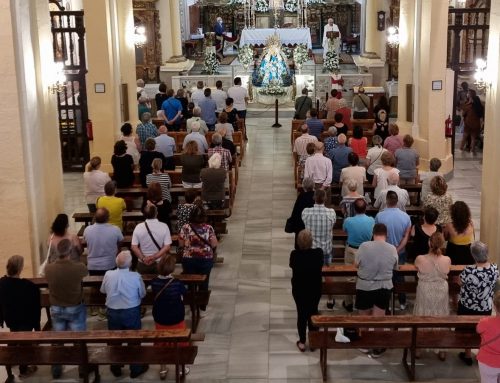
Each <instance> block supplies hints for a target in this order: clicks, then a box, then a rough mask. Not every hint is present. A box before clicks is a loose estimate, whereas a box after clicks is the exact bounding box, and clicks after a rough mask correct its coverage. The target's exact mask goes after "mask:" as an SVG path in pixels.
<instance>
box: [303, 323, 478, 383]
mask: <svg viewBox="0 0 500 383" xmlns="http://www.w3.org/2000/svg"><path fill="white" fill-rule="evenodd" d="M481 318H482V317H481V316H462V315H461V316H445V317H427V316H409V315H394V316H385V317H372V316H344V315H339V316H333V315H330V316H326V315H314V316H312V322H313V325H314V326H316V327H319V328H320V330H319V331H310V332H309V347H311V348H319V349H320V366H321V373H322V375H323V381H324V382H326V381H327V379H328V377H327V361H328V356H327V351H328V349H358V348H367V349H370V348H390V349H403V350H404V351H403V357H402V363H403V366H404V368H405V370H406V372H407V375H408V380H410V381H413V380H415V352H416V350H417V349H422V348H438V349H464V348H478V347H479V345H480V342H481V339H480V337H479V335H478V334H476V332H475V331H472V332H455V331H450V330H452V329H455V328H463V329H474V328H475V326H476V325H477V323H478V322H479V320H480V319H481ZM339 327H342V328H356V329H368V328H377V329H384V330H385V331H363V332H362V333H361V337H360V339H358V340H353V341H351V342H349V343H338V342H335V335H336V331H334V330H336V329H337V328H339ZM408 351H409V352H410V364H408Z"/></svg>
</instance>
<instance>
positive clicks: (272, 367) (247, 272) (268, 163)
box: [0, 113, 481, 383]
mask: <svg viewBox="0 0 500 383" xmlns="http://www.w3.org/2000/svg"><path fill="white" fill-rule="evenodd" d="M257 116H259V118H257ZM266 116H269V117H266V118H262V114H257V113H251V114H250V116H249V118H248V121H247V123H248V136H249V139H250V140H249V142H248V146H247V156H246V158H245V161H244V162H243V166H242V167H241V170H240V178H239V180H240V181H239V184H238V190H237V194H236V202H235V206H234V210H233V215H232V217H231V218H230V220H229V225H228V231H229V234H228V235H227V236H225V238H224V241H223V243H222V244H221V245H220V253H221V255H223V256H224V258H225V262H224V264H222V265H217V266H216V267H215V268H214V271H213V273H212V277H211V288H212V295H211V298H210V305H209V306H208V310H207V312H206V316H205V317H204V318H203V319H202V320H201V323H200V327H199V330H200V331H201V332H204V333H205V334H206V338H205V341H204V342H202V343H200V349H199V353H198V357H197V359H196V364H195V365H194V366H192V368H191V373H190V374H189V375H188V377H187V381H188V382H200V383H201V382H203V383H210V382H228V383H268V382H269V383H271V382H272V383H282V382H297V383H299V382H300V383H302V382H311V383H312V382H314V383H319V382H321V371H320V368H319V352H318V351H316V352H314V353H311V352H306V353H304V354H302V353H299V352H298V351H297V349H296V347H295V342H296V340H297V334H296V329H295V321H296V315H295V306H294V302H293V299H292V296H291V289H290V276H291V273H290V270H289V268H288V257H289V253H290V249H291V245H292V236H291V235H288V234H285V232H284V231H283V227H284V224H285V219H286V218H287V217H288V216H289V214H290V211H291V208H292V206H293V202H294V200H295V190H294V187H293V172H292V158H291V155H290V130H289V129H290V125H291V123H290V120H289V119H284V118H282V119H281V121H280V122H281V123H282V124H283V127H282V128H280V129H273V128H271V125H272V123H273V119H272V118H270V116H271V115H270V113H267V114H266ZM463 157H464V159H463V160H462V159H461V158H462V154H459V156H458V158H459V160H457V163H456V171H455V178H454V179H453V181H451V182H450V189H451V191H452V192H453V194H454V197H456V198H458V196H460V198H463V199H464V200H466V201H467V202H468V203H470V204H471V206H472V208H473V213H474V217H475V219H476V220H477V218H478V216H479V205H478V204H479V202H478V201H479V199H478V193H479V192H480V190H479V188H480V182H479V181H480V175H481V166H480V165H479V161H478V160H476V159H475V160H471V159H470V158H468V156H467V155H464V156H463ZM65 187H66V206H65V208H66V212H67V213H68V214H71V213H72V212H73V211H75V210H77V209H83V210H84V209H85V204H84V200H83V195H82V184H81V174H66V175H65ZM478 225H479V223H478V222H477V226H476V227H477V228H479V226H478ZM323 307H324V302H322V303H321V308H323ZM143 326H144V327H151V326H152V321H151V317H150V316H148V317H147V318H146V319H145V320H144V322H143ZM89 327H92V328H104V327H105V322H99V321H97V320H96V319H94V318H92V319H89ZM400 358H401V352H400V351H388V352H387V354H384V356H383V357H381V358H380V359H377V360H374V359H370V358H368V357H367V356H365V355H364V354H361V353H360V352H357V351H347V352H346V351H334V352H330V353H329V361H328V366H329V367H328V374H329V377H330V381H331V382H333V381H335V382H337V383H346V382H360V383H361V382H366V381H372V380H374V381H378V382H405V381H407V378H406V374H405V371H404V369H403V367H402V365H401V364H400ZM101 370H102V371H103V373H104V375H103V381H104V382H114V381H120V382H127V381H131V380H130V379H129V378H121V379H116V378H113V377H112V375H111V374H110V373H109V371H108V370H107V368H102V369H101ZM158 371H159V368H158V366H153V367H152V368H151V369H150V370H149V371H148V372H147V373H146V374H145V375H144V376H142V377H140V378H139V379H135V380H134V381H137V382H146V381H147V382H153V381H159V379H158ZM2 373H3V371H2ZM417 373H418V380H419V381H425V382H431V381H432V382H440V383H444V382H450V383H451V382H453V383H466V382H467V383H469V382H470V383H472V382H478V381H479V379H478V372H477V366H475V367H467V366H465V365H463V363H462V362H460V361H459V360H458V358H457V356H456V353H455V352H452V353H450V354H449V355H448V360H447V361H446V362H439V361H438V359H437V356H436V355H434V353H433V352H431V351H430V352H428V353H424V354H423V356H422V358H421V359H419V361H418V367H417ZM63 378H64V380H62V381H65V382H75V381H77V373H76V368H71V367H67V370H66V372H65V374H64V375H63ZM1 379H2V376H0V380H1ZM168 379H169V381H172V379H173V375H172V373H170V374H169V377H168ZM50 380H51V377H50V373H49V369H48V368H47V367H41V371H40V372H39V373H37V374H36V375H35V376H34V377H32V378H30V379H26V380H25V381H26V382H30V383H34V382H47V381H50Z"/></svg>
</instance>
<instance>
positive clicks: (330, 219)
mask: <svg viewBox="0 0 500 383" xmlns="http://www.w3.org/2000/svg"><path fill="white" fill-rule="evenodd" d="M336 218H337V217H336V215H335V210H333V209H329V208H327V207H325V205H318V204H314V206H313V207H309V208H306V209H304V210H303V211H302V221H304V225H305V226H306V229H308V230H310V231H311V233H312V237H313V246H312V247H313V248H320V249H322V250H323V253H324V254H325V256H328V255H331V253H332V234H333V233H332V229H333V225H334V224H335V220H336Z"/></svg>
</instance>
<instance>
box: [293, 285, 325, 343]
mask: <svg viewBox="0 0 500 383" xmlns="http://www.w3.org/2000/svg"><path fill="white" fill-rule="evenodd" d="M293 299H294V301H295V305H296V306H297V331H298V333H299V341H300V343H305V342H306V328H309V331H314V330H317V328H316V327H314V326H313V324H312V322H311V315H317V314H318V303H319V299H314V297H311V296H302V295H298V294H293Z"/></svg>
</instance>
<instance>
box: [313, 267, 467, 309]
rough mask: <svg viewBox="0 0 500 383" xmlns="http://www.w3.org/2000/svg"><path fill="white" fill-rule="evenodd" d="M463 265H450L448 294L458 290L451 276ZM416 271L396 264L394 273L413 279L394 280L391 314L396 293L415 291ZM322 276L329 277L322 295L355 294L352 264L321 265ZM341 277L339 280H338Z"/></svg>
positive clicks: (355, 269) (355, 270)
mask: <svg viewBox="0 0 500 383" xmlns="http://www.w3.org/2000/svg"><path fill="white" fill-rule="evenodd" d="M464 267H465V266H463V265H452V266H451V267H450V273H449V278H448V285H449V293H450V296H452V295H454V294H458V293H459V292H460V286H459V285H458V283H457V282H455V280H454V279H453V278H452V277H454V276H458V275H460V273H461V272H462V271H463V269H464ZM417 273H418V270H417V268H416V267H415V265H411V264H405V265H400V266H398V270H395V271H394V275H399V276H403V277H413V279H414V280H413V281H402V282H399V281H395V282H394V288H393V289H392V303H391V307H392V314H394V312H395V303H396V299H397V296H398V294H401V293H404V294H415V293H416V291H417V283H418V281H417ZM321 274H322V275H323V276H324V277H330V278H329V279H328V280H325V281H324V282H323V284H322V294H323V295H356V280H355V278H356V276H357V275H358V269H357V268H356V267H355V266H354V265H330V266H323V269H322V273H321ZM342 277H350V278H352V280H345V279H343V278H342ZM339 279H341V280H339Z"/></svg>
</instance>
